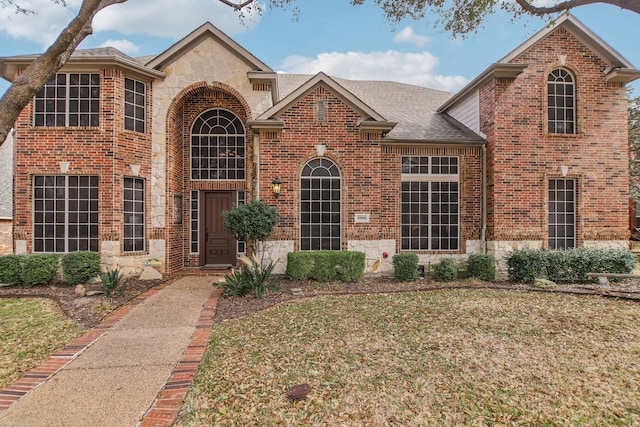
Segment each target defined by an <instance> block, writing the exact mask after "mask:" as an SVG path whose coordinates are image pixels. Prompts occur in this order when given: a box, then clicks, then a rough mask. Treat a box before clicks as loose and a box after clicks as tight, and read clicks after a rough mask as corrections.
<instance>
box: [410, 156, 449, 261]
mask: <svg viewBox="0 0 640 427" xmlns="http://www.w3.org/2000/svg"><path fill="white" fill-rule="evenodd" d="M401 176H402V182H401V198H402V203H401V229H402V237H401V239H402V243H401V248H402V249H403V250H429V251H436V250H437V251H457V250H459V248H460V236H459V234H460V230H459V229H460V226H459V223H460V184H459V180H460V172H459V159H458V157H444V156H432V157H430V156H405V157H402V175H401Z"/></svg>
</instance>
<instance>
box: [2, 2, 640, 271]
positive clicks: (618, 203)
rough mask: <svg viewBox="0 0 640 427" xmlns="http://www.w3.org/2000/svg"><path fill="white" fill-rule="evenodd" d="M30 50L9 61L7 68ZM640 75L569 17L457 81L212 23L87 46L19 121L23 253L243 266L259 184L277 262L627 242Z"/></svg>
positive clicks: (132, 263)
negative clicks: (261, 51)
mask: <svg viewBox="0 0 640 427" xmlns="http://www.w3.org/2000/svg"><path fill="white" fill-rule="evenodd" d="M33 58H34V56H18V57H8V58H0V73H1V75H2V77H4V78H5V79H7V80H9V81H11V80H13V79H14V78H15V76H17V75H18V74H19V73H20V71H21V70H22V69H24V67H25V66H26V65H27V64H28V63H29V62H30V61H32V60H33ZM639 76H640V72H638V71H637V70H636V69H635V68H634V67H633V66H632V65H631V64H630V63H629V62H628V61H626V60H625V59H624V58H623V57H621V56H620V55H619V54H618V53H617V52H616V51H615V50H613V49H612V48H611V47H609V46H608V45H607V44H606V43H605V42H603V41H602V40H601V39H600V38H598V37H597V36H596V35H595V34H593V33H592V32H591V31H589V30H588V29H587V28H585V27H584V25H583V24H581V23H580V22H579V21H578V20H576V19H575V18H574V17H572V16H570V15H564V16H563V17H561V18H559V19H558V20H557V21H556V23H555V24H554V25H553V26H550V27H547V28H544V29H543V30H541V31H540V32H539V33H537V34H536V35H534V36H533V37H532V38H531V39H529V40H528V41H526V42H525V43H524V44H522V45H521V46H519V47H517V48H516V49H515V50H514V51H512V52H511V53H509V54H508V55H507V56H505V57H504V58H503V59H501V60H500V61H498V62H496V63H495V64H493V65H491V66H490V67H489V68H488V69H487V70H486V71H484V72H483V73H482V74H480V75H479V76H478V77H477V78H476V79H474V80H473V81H472V82H471V83H470V84H469V85H467V86H466V87H465V88H464V89H462V90H461V91H460V92H459V93H457V94H455V95H452V94H449V93H446V92H441V91H436V90H431V89H427V88H423V87H417V86H411V85H406V84H400V83H394V82H379V81H350V80H344V79H338V78H332V77H330V76H327V75H325V74H324V73H319V74H317V75H315V76H303V75H290V74H277V73H275V72H274V71H273V70H272V69H271V68H269V66H268V65H266V64H264V63H263V62H261V61H260V60H259V59H257V58H256V57H255V56H253V55H252V54H251V53H250V52H248V51H246V50H245V49H244V48H242V47H241V46H239V45H238V44H237V43H235V42H234V41H233V40H231V39H230V38H229V37H227V36H226V35H225V34H223V33H221V32H220V31H219V30H218V29H216V28H215V27H214V26H212V25H211V24H208V23H207V24H204V25H203V26H201V27H200V28H198V29H196V30H195V31H194V32H192V33H191V34H189V35H188V36H187V37H185V38H184V39H182V40H180V41H179V42H177V43H176V44H174V45H173V46H172V47H170V48H169V49H168V50H166V51H165V52H163V53H161V54H160V55H158V56H154V57H145V58H131V57H128V56H126V55H124V54H122V53H121V52H119V51H117V50H115V49H111V48H104V49H91V50H84V51H77V52H76V53H75V54H74V55H73V56H72V57H71V59H70V60H69V62H68V63H67V64H66V65H65V67H64V68H63V69H62V70H60V72H59V73H58V74H57V75H56V77H55V78H54V79H52V80H51V81H50V82H49V83H48V84H47V85H46V87H45V88H43V90H41V91H40V93H39V94H38V95H37V96H36V97H35V99H34V101H33V102H32V103H31V104H30V105H29V106H28V107H26V108H25V110H24V111H23V112H22V114H21V115H20V118H19V119H18V121H17V123H16V125H15V135H14V143H15V160H14V162H15V163H14V164H15V178H14V233H13V234H14V250H15V251H16V252H18V253H24V252H67V251H73V250H78V249H90V250H95V251H100V252H101V254H102V257H103V260H104V262H105V263H106V264H109V265H115V264H118V265H121V266H125V267H127V268H129V269H130V270H132V271H140V270H141V269H142V267H143V266H144V265H145V262H146V263H148V262H149V261H150V260H151V261H153V263H154V264H156V263H158V264H159V265H160V266H159V268H160V269H161V270H162V271H164V272H167V273H172V272H175V271H177V270H181V269H188V268H202V267H207V266H226V265H231V264H234V263H235V260H236V255H237V254H238V253H239V252H242V251H243V250H244V247H243V243H242V242H236V241H234V240H233V239H232V238H231V237H230V236H229V235H228V234H227V233H226V232H225V230H224V228H223V227H222V226H221V212H222V211H223V210H226V209H229V208H230V207H231V206H232V205H233V204H236V203H243V202H244V201H246V200H250V199H252V198H261V199H263V200H265V201H266V202H267V203H269V204H270V205H273V206H275V207H277V208H278V210H279V212H280V214H281V221H280V223H279V224H278V226H277V229H276V231H275V233H274V234H273V235H272V237H271V238H270V241H269V242H267V246H266V249H267V251H268V253H269V256H271V257H278V258H279V259H280V260H281V263H280V265H279V268H278V271H279V272H282V271H283V269H284V264H283V262H282V261H284V260H286V254H287V253H288V252H291V251H301V250H318V249H330V250H361V251H364V252H365V253H366V254H367V269H368V271H369V272H384V271H387V272H388V271H390V270H391V257H392V255H393V254H395V253H399V252H406V251H411V252H416V253H417V254H418V255H419V256H420V258H421V260H422V262H423V263H425V264H426V263H429V262H431V261H433V260H437V259H439V258H441V257H443V256H446V257H455V258H464V257H465V256H466V255H467V254H470V253H474V252H483V251H485V250H487V251H489V252H493V253H495V254H496V255H498V256H501V255H502V254H504V253H505V252H506V251H509V250H512V249H513V248H516V247H521V246H537V247H550V248H571V247H578V246H616V245H623V246H626V245H627V239H628V224H627V217H628V215H627V206H628V204H627V203H628V154H627V123H626V121H627V94H626V89H625V84H626V83H628V82H630V81H632V80H634V79H636V78H637V77H639ZM274 183H279V189H278V191H275V188H274Z"/></svg>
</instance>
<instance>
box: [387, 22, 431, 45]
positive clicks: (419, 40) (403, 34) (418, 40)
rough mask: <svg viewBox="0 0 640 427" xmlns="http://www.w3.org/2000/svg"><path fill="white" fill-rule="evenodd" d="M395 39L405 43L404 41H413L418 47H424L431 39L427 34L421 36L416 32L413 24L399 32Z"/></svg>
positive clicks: (397, 41)
mask: <svg viewBox="0 0 640 427" xmlns="http://www.w3.org/2000/svg"><path fill="white" fill-rule="evenodd" d="M393 41H394V42H396V43H403V42H408V43H413V44H414V45H416V46H417V47H422V46H424V45H425V44H426V43H428V42H429V41H430V39H429V37H427V36H421V35H418V34H416V33H415V31H413V28H412V27H411V26H407V27H404V28H403V29H402V31H400V32H399V33H398V34H396V36H395V37H394V38H393Z"/></svg>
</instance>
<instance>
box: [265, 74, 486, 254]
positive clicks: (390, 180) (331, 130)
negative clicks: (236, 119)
mask: <svg viewBox="0 0 640 427" xmlns="http://www.w3.org/2000/svg"><path fill="white" fill-rule="evenodd" d="M320 100H324V101H326V103H327V104H326V105H327V108H326V112H327V120H326V121H324V122H318V121H317V119H316V116H315V114H316V111H317V103H318V101H320ZM280 118H281V119H282V120H284V123H285V125H284V129H283V131H282V132H281V133H280V132H267V133H262V134H261V147H260V162H261V163H260V194H261V195H262V197H263V198H264V199H265V201H266V202H267V203H269V204H271V205H274V206H276V207H277V208H278V210H279V212H280V215H281V220H280V222H279V224H278V226H277V228H276V231H275V233H274V235H273V236H272V239H274V240H293V241H294V242H295V249H296V250H298V249H299V248H298V245H299V239H300V234H299V204H298V199H299V197H298V196H299V195H298V192H299V185H300V184H299V183H300V174H301V170H302V167H303V166H304V165H305V164H306V162H307V161H309V160H310V159H312V158H314V157H316V150H315V145H316V144H326V145H327V150H326V152H325V157H327V158H329V159H330V160H332V161H333V162H335V163H336V164H337V166H338V167H339V168H340V172H341V175H342V191H343V193H342V213H343V217H342V224H343V233H342V236H343V240H342V243H343V250H346V249H347V242H348V241H349V240H379V239H395V240H397V242H398V247H397V250H400V247H399V245H400V172H401V157H402V156H403V155H414V156H415V155H424V156H430V155H438V156H459V157H460V159H461V160H460V161H461V163H460V164H461V171H462V172H461V207H460V210H461V230H462V231H461V234H462V236H461V237H462V239H461V240H462V245H461V246H462V247H461V251H460V252H464V240H466V239H479V238H480V232H481V192H482V187H481V183H482V173H481V172H482V163H481V162H482V154H481V148H480V147H437V146H427V145H415V146H404V147H398V146H385V145H382V144H381V141H380V134H374V135H371V134H366V135H365V134H363V135H361V133H360V132H359V130H358V127H357V124H358V121H359V120H361V117H360V116H359V115H358V114H357V113H356V112H355V111H353V110H352V109H351V108H350V107H349V106H348V105H347V104H345V103H344V102H342V101H341V100H340V99H338V98H336V97H335V96H334V95H333V94H332V93H331V92H329V91H327V90H326V89H325V88H324V87H322V86H320V87H318V88H316V89H315V90H314V91H312V92H311V93H309V94H308V95H306V96H305V97H304V98H302V99H301V100H300V101H298V102H297V103H296V104H295V105H293V106H292V107H291V108H290V109H289V110H287V111H286V112H285V113H284V114H282V116H281V117H280ZM365 138H366V139H365ZM276 176H277V177H279V178H280V180H281V181H283V184H282V193H281V195H280V197H279V199H278V200H277V201H276V200H275V198H274V197H273V196H272V195H271V181H272V180H273V179H274V178H275V177H276ZM356 213H370V214H371V217H370V219H371V220H370V222H369V223H365V224H361V223H355V222H354V217H355V214H356Z"/></svg>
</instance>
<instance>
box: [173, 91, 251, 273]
mask: <svg viewBox="0 0 640 427" xmlns="http://www.w3.org/2000/svg"><path fill="white" fill-rule="evenodd" d="M250 118H251V110H250V108H249V106H248V104H247V102H246V101H245V99H244V98H243V97H242V95H241V94H240V93H239V92H238V91H237V90H235V89H233V88H231V87H229V86H227V85H225V84H223V83H217V82H215V83H213V84H211V85H207V84H205V83H199V84H195V85H193V86H191V87H189V88H186V89H185V90H183V91H182V92H181V93H180V94H179V95H178V96H177V97H176V98H175V99H174V102H173V103H172V105H171V108H170V110H169V115H168V120H167V218H166V219H167V229H168V241H167V242H168V243H167V260H168V261H167V265H168V267H169V266H171V267H172V269H171V270H178V269H182V268H189V267H204V266H215V267H226V266H229V265H233V264H235V260H236V255H237V253H238V252H242V251H243V245H242V242H236V241H235V239H233V237H232V236H230V235H228V233H227V232H226V229H224V228H223V227H222V215H221V212H222V211H223V210H228V209H230V208H231V207H232V206H233V204H237V203H242V202H244V200H246V199H247V197H248V194H247V193H248V192H249V191H250V188H251V185H250V183H251V182H252V181H251V180H252V179H253V176H252V175H253V173H252V169H253V165H252V145H251V138H250V133H249V128H248V126H247V122H248V120H250Z"/></svg>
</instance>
